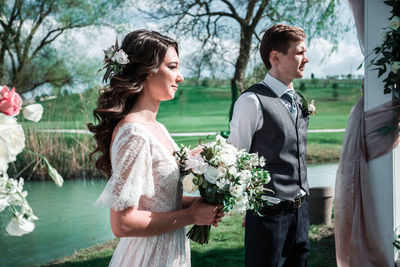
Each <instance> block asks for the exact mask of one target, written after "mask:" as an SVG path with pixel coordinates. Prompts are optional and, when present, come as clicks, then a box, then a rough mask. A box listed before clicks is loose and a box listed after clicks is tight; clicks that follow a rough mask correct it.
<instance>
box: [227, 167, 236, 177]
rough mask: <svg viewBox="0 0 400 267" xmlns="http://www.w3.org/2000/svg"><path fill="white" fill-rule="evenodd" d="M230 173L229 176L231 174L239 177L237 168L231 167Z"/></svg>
mask: <svg viewBox="0 0 400 267" xmlns="http://www.w3.org/2000/svg"><path fill="white" fill-rule="evenodd" d="M228 171H229V174H230V175H232V176H234V177H236V175H237V169H236V167H235V166H231V167H229V169H228Z"/></svg>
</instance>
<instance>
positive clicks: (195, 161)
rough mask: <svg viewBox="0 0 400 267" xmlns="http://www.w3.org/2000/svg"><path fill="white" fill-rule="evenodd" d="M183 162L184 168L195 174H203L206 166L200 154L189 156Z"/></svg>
mask: <svg viewBox="0 0 400 267" xmlns="http://www.w3.org/2000/svg"><path fill="white" fill-rule="evenodd" d="M185 164H186V168H185V170H192V171H193V172H194V173H196V174H203V173H204V172H205V171H206V170H207V168H208V164H207V162H205V161H204V159H203V157H202V156H201V155H200V154H196V155H194V156H189V158H188V159H187V160H186V161H185Z"/></svg>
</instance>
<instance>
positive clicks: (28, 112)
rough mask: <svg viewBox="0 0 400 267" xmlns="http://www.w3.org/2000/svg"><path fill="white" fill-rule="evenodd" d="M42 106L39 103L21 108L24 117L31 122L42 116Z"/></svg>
mask: <svg viewBox="0 0 400 267" xmlns="http://www.w3.org/2000/svg"><path fill="white" fill-rule="evenodd" d="M42 114H43V107H42V105H40V104H32V105H29V106H26V107H25V108H24V110H23V115H24V118H25V119H27V120H30V121H33V122H38V121H40V119H41V118H42Z"/></svg>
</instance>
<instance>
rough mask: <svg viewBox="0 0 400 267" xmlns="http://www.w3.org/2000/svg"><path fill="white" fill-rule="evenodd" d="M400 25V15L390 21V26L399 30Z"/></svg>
mask: <svg viewBox="0 0 400 267" xmlns="http://www.w3.org/2000/svg"><path fill="white" fill-rule="evenodd" d="M399 27H400V17H397V16H394V17H393V18H392V20H391V21H390V28H392V29H393V30H397V29H398V28H399Z"/></svg>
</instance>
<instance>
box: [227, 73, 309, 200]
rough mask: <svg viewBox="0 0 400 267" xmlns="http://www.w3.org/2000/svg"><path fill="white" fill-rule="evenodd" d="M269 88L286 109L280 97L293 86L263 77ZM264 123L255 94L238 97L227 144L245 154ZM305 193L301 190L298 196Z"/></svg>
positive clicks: (271, 198)
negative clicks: (242, 150) (241, 150)
mask: <svg viewBox="0 0 400 267" xmlns="http://www.w3.org/2000/svg"><path fill="white" fill-rule="evenodd" d="M262 83H264V84H266V85H268V86H269V88H271V89H272V91H273V92H274V93H275V94H276V95H277V96H278V97H279V98H280V100H281V101H282V103H283V104H284V105H285V106H286V107H288V101H287V100H286V99H283V98H281V97H282V95H283V94H284V93H285V92H286V91H289V90H294V89H293V84H290V85H289V87H288V86H286V85H285V84H283V83H282V82H281V81H279V80H277V79H276V78H274V77H272V76H271V75H270V74H267V75H266V76H265V79H264V81H263V82H262ZM263 123H264V119H263V114H262V110H261V105H260V102H259V100H258V98H257V96H256V95H255V93H252V92H248V93H244V94H242V95H240V97H239V98H238V99H237V101H236V103H235V106H234V108H233V116H232V120H231V122H230V135H229V137H228V142H229V143H231V144H233V145H234V146H235V147H237V148H238V149H244V150H245V151H246V152H248V151H249V150H250V146H251V141H252V140H253V135H254V133H255V132H257V131H258V130H260V129H261V127H262V125H263ZM305 194H306V193H305V192H304V191H303V190H301V191H300V193H299V196H303V195H305ZM267 199H268V201H270V202H272V203H273V204H278V203H279V202H280V201H281V200H280V199H278V198H275V197H270V196H269V197H267Z"/></svg>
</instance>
